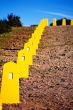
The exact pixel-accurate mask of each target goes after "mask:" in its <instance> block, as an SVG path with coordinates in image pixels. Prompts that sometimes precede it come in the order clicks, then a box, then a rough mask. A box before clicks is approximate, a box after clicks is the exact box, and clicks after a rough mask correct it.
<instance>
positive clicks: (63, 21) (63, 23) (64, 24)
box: [53, 18, 73, 26]
mask: <svg viewBox="0 0 73 110" xmlns="http://www.w3.org/2000/svg"><path fill="white" fill-rule="evenodd" d="M70 25H73V19H72V20H71V22H70ZM53 26H57V22H56V19H55V18H54V19H53ZM62 26H66V19H63V20H62Z"/></svg>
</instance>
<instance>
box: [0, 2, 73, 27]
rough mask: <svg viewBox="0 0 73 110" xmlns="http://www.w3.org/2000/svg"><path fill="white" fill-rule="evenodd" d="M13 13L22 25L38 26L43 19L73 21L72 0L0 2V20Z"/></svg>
mask: <svg viewBox="0 0 73 110" xmlns="http://www.w3.org/2000/svg"><path fill="white" fill-rule="evenodd" d="M10 13H13V14H15V15H18V16H20V18H21V21H22V23H23V25H24V26H25V25H33V24H38V23H39V21H40V20H41V19H43V18H48V20H49V23H51V22H52V20H53V18H56V19H61V18H64V17H66V18H68V19H73V0H0V19H4V18H6V17H7V15H8V14H10Z"/></svg>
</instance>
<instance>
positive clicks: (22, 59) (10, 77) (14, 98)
mask: <svg viewBox="0 0 73 110" xmlns="http://www.w3.org/2000/svg"><path fill="white" fill-rule="evenodd" d="M46 26H48V20H47V19H43V20H41V22H40V23H39V25H38V26H37V28H36V30H35V31H34V33H33V34H32V37H31V38H30V39H29V40H28V42H27V43H25V44H24V48H23V49H22V50H20V51H19V52H18V57H17V62H16V63H14V62H12V61H10V62H7V63H5V64H4V66H3V74H2V85H1V91H0V110H2V104H3V103H5V104H13V103H20V96H19V78H28V77H29V65H32V64H33V55H36V50H37V49H38V44H39V43H40V39H41V36H42V33H43V31H44V29H45V27H46Z"/></svg>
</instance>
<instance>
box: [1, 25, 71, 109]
mask: <svg viewBox="0 0 73 110" xmlns="http://www.w3.org/2000/svg"><path fill="white" fill-rule="evenodd" d="M9 51H10V50H9ZM4 52H5V51H3V53H4ZM9 53H10V52H9ZM9 53H8V54H7V56H8V55H9ZM16 53H17V50H12V54H11V53H10V56H8V58H9V60H10V58H11V59H12V60H13V61H15V59H16V57H17V54H16ZM2 56H3V55H2ZM11 56H12V57H11ZM5 58H6V56H5ZM3 59H4V57H3ZM0 60H1V57H0ZM1 67H2V66H1ZM29 74H30V76H29V78H28V79H20V100H21V103H20V104H12V105H6V104H4V105H3V110H73V26H66V27H64V26H59V27H46V29H45V31H44V33H43V36H42V39H41V41H40V44H39V49H38V51H37V55H36V56H34V57H33V65H32V66H30V69H29Z"/></svg>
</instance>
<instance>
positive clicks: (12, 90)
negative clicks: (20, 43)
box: [0, 62, 20, 104]
mask: <svg viewBox="0 0 73 110" xmlns="http://www.w3.org/2000/svg"><path fill="white" fill-rule="evenodd" d="M0 101H1V102H2V103H6V104H12V103H19V102H20V101H19V74H18V73H17V64H16V63H14V62H8V63H5V64H4V67H3V76H2V86H1V97H0Z"/></svg>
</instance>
